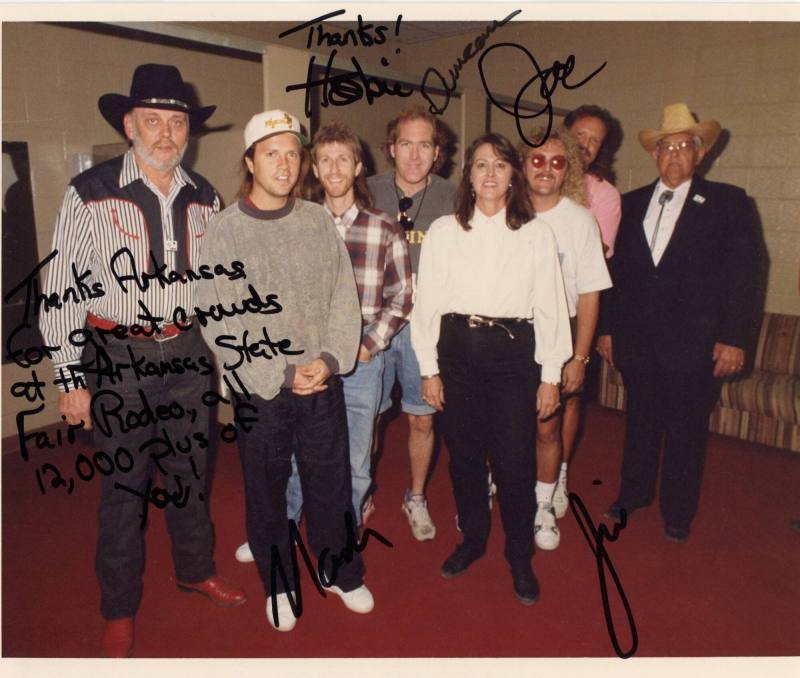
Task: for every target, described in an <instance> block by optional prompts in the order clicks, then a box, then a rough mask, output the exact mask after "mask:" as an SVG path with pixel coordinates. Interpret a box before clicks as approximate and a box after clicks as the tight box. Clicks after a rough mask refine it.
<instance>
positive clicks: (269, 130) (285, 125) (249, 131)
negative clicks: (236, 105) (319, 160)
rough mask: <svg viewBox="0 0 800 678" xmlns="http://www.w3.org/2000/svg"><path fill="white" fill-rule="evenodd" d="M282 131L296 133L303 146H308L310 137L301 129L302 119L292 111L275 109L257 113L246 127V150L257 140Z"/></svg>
mask: <svg viewBox="0 0 800 678" xmlns="http://www.w3.org/2000/svg"><path fill="white" fill-rule="evenodd" d="M281 132H291V133H292V134H296V135H297V138H298V139H300V143H301V144H302V145H303V146H308V139H306V138H305V137H304V136H303V133H302V132H301V131H300V121H299V120H298V119H297V118H295V117H294V116H293V115H292V114H291V113H287V112H286V111H281V110H277V109H276V110H274V111H264V112H263V113H257V114H256V115H254V116H253V117H252V118H250V122H248V123H247V126H246V127H245V128H244V150H245V151H246V150H247V149H248V148H250V147H251V146H252V145H253V144H254V143H256V142H257V141H261V140H262V139H266V138H267V137H271V136H273V135H275V134H280V133H281Z"/></svg>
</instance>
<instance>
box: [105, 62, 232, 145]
mask: <svg viewBox="0 0 800 678" xmlns="http://www.w3.org/2000/svg"><path fill="white" fill-rule="evenodd" d="M190 97H191V91H190V89H189V87H188V86H187V85H186V83H184V82H183V78H182V77H181V72H180V71H179V70H178V69H177V68H175V66H166V65H164V64H141V65H139V66H137V67H136V70H135V71H134V72H133V81H132V82H131V94H130V96H127V97H126V96H124V95H122V94H104V95H103V96H101V97H100V98H99V99H98V100H97V106H98V108H99V109H100V113H102V114H103V117H104V118H105V119H106V120H107V121H108V123H109V124H110V125H111V126H112V127H113V128H114V129H115V130H117V131H118V132H120V134H123V135H124V134H125V126H124V124H123V122H122V120H123V118H124V117H125V114H126V113H128V112H129V111H130V110H131V109H133V108H137V107H138V108H159V109H163V110H167V111H183V112H184V113H187V114H188V115H189V128H190V129H194V128H196V127H198V126H199V125H202V124H203V123H204V122H205V121H206V120H208V118H210V117H211V114H212V113H213V112H214V111H215V110H216V108H217V107H216V106H203V107H202V108H195V107H192V106H191V105H190V104H189V103H188V100H189V98H190Z"/></svg>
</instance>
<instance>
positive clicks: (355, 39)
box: [278, 9, 606, 146]
mask: <svg viewBox="0 0 800 678" xmlns="http://www.w3.org/2000/svg"><path fill="white" fill-rule="evenodd" d="M344 13H345V10H343V9H341V10H336V11H334V12H330V13H328V14H323V15H321V16H318V17H316V18H314V19H311V20H310V21H306V22H303V23H301V24H298V25H297V26H293V27H292V28H290V29H288V30H286V31H284V32H283V33H281V34H280V35H279V36H278V37H279V38H284V37H286V36H288V35H292V34H294V33H298V32H303V31H305V32H307V39H306V48H307V49H320V48H323V49H324V48H329V47H334V49H332V50H331V51H330V53H329V55H328V60H327V62H326V63H325V66H324V70H323V72H322V75H321V77H318V76H316V75H315V72H316V70H317V66H318V63H317V58H316V56H311V57H309V60H308V69H307V72H306V79H305V81H304V82H299V83H293V84H289V85H287V86H286V91H287V92H295V91H304V92H305V106H304V109H305V114H306V117H308V118H310V117H311V116H312V115H313V112H314V110H313V98H312V93H313V91H314V90H317V89H318V90H319V93H320V97H319V105H320V106H321V107H322V108H328V107H329V106H348V105H350V104H353V103H356V102H357V101H361V100H362V99H365V100H366V102H367V104H369V105H370V106H371V105H372V104H373V103H374V102H375V101H376V100H377V99H379V98H380V97H383V96H391V97H400V98H407V97H410V96H412V95H413V94H414V93H415V92H418V93H419V94H420V96H422V98H423V99H424V100H425V101H426V102H427V104H428V110H430V112H431V113H433V114H434V115H442V114H443V113H444V112H445V111H446V110H447V107H448V106H449V104H450V101H451V99H452V97H453V95H455V94H456V93H457V91H458V86H459V80H460V78H461V74H462V72H463V71H464V69H465V67H466V66H467V65H468V64H470V62H472V61H473V59H475V58H476V57H477V58H478V61H477V63H476V66H477V70H478V74H479V76H480V80H481V84H482V86H483V90H484V92H485V94H486V96H487V98H488V100H489V101H490V102H491V104H492V106H494V107H496V108H497V109H498V110H500V111H501V112H502V113H504V114H506V115H510V116H512V117H513V118H514V122H515V126H516V128H517V133H518V135H519V138H520V139H521V140H522V141H524V142H525V143H526V144H527V145H529V146H540V145H542V144H543V143H545V141H547V136H548V135H549V133H550V130H551V129H552V125H553V116H554V110H553V107H554V102H553V96H554V94H555V92H556V90H557V88H558V87H559V85H560V86H561V87H563V88H564V89H567V90H574V89H578V88H580V87H581V86H583V85H585V84H586V83H587V82H589V81H590V80H591V79H592V78H594V77H595V76H597V75H598V74H599V73H600V72H601V71H602V70H603V68H605V66H606V62H603V63H602V64H601V65H600V66H598V67H596V68H595V69H594V70H593V71H591V72H590V73H588V74H587V75H584V76H583V77H582V78H581V79H580V80H578V81H577V82H575V81H573V80H574V78H575V77H578V76H576V75H575V73H574V72H575V70H576V61H575V55H574V54H569V55H568V56H567V57H566V59H565V60H564V62H563V63H562V62H561V61H559V60H556V61H554V62H553V63H552V64H551V65H550V66H548V67H546V68H542V67H541V66H540V65H539V63H538V62H537V60H536V58H535V57H534V55H533V54H532V52H531V51H530V50H529V49H527V48H526V47H524V46H523V45H519V44H516V43H511V42H502V43H498V44H494V45H490V44H489V43H490V39H491V38H492V37H493V35H494V33H495V31H497V30H498V29H500V28H502V27H503V26H506V25H507V24H508V23H509V22H510V21H511V20H512V19H513V18H514V17H516V16H518V15H519V14H521V13H522V10H521V9H517V10H514V11H513V12H511V13H509V14H508V15H506V16H505V17H503V18H502V19H495V20H494V21H492V22H491V23H490V24H487V26H486V27H485V28H484V29H483V30H482V31H481V32H480V33H479V34H478V35H477V36H476V37H475V38H474V39H472V40H470V41H469V42H467V43H466V44H465V45H464V48H463V49H462V50H461V52H460V53H459V54H457V55H456V56H455V58H454V60H453V61H452V63H451V64H449V65H447V66H445V67H444V68H443V69H440V68H438V67H436V66H429V67H428V68H426V69H425V72H424V74H423V76H422V80H421V81H420V82H419V84H413V83H412V84H411V85H409V84H407V83H405V84H404V83H400V82H397V81H394V80H387V79H385V78H382V77H379V76H376V75H368V74H367V73H366V72H365V70H364V68H363V66H362V64H361V62H360V61H359V60H358V59H357V58H356V57H351V58H350V64H351V65H352V70H347V69H342V68H341V67H339V68H335V67H334V62H335V60H336V57H337V54H338V50H337V49H335V47H343V46H352V47H359V48H369V47H374V46H376V45H384V44H386V43H387V42H388V40H389V39H390V38H391V37H392V35H394V36H395V37H399V36H400V28H401V20H402V14H399V15H398V16H397V19H396V20H395V21H394V23H393V25H391V26H389V25H384V24H372V23H367V22H365V21H364V19H363V17H362V15H361V14H359V15H358V25H357V28H354V29H349V30H347V31H345V32H344V33H340V32H337V31H330V30H327V29H326V28H324V27H323V22H324V21H327V20H329V19H332V18H334V17H338V16H341V15H343V14H344ZM395 53H396V54H400V48H397V49H396V50H395ZM520 61H521V62H522V63H524V64H528V65H530V71H529V72H528V73H527V74H525V77H526V79H525V80H523V81H522V82H520V83H519V84H517V85H515V86H514V87H513V88H512V89H511V90H510V91H512V92H513V93H514V96H513V103H508V101H505V100H504V99H503V98H501V97H499V95H498V94H497V92H496V90H495V88H494V87H493V86H492V85H491V83H490V82H489V78H488V76H487V70H488V69H489V65H490V64H491V63H494V64H495V65H497V66H499V67H500V70H501V71H507V70H508V69H504V68H503V66H504V65H507V64H509V63H514V64H518V63H520ZM380 65H381V67H388V66H389V65H390V62H389V60H388V59H387V58H386V57H385V56H384V57H381V59H380ZM443 71H444V72H443ZM540 116H543V117H544V120H545V126H546V128H547V134H545V136H544V138H543V139H542V140H541V141H540V142H539V143H533V142H531V141H530V140H529V139H528V137H527V135H526V133H525V130H524V129H523V121H526V120H532V119H535V118H539V117H540Z"/></svg>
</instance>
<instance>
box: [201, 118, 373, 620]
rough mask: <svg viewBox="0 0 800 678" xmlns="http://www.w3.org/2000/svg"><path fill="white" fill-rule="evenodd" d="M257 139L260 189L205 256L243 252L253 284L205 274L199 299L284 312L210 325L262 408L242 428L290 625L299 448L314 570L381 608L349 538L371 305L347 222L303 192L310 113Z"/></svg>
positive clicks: (254, 530)
mask: <svg viewBox="0 0 800 678" xmlns="http://www.w3.org/2000/svg"><path fill="white" fill-rule="evenodd" d="M244 141H245V143H244V146H245V151H244V160H245V165H246V167H247V171H248V172H249V174H251V175H252V178H251V180H250V192H249V193H248V194H247V195H246V196H243V197H241V198H240V199H239V200H238V202H236V203H234V204H233V205H230V206H229V207H228V208H227V209H225V210H224V211H223V212H221V213H220V214H218V215H217V216H216V217H215V218H214V219H213V220H212V221H211V223H210V224H209V227H208V232H207V233H206V243H205V247H204V250H203V256H202V259H201V261H202V263H204V264H206V265H209V266H210V267H213V264H214V262H218V261H229V260H232V259H233V258H235V259H236V260H237V261H239V262H240V264H241V267H242V268H243V269H244V270H245V272H246V275H247V277H246V281H245V282H242V281H239V280H222V279H220V278H215V279H212V280H208V279H203V280H202V281H201V282H200V283H199V284H198V297H199V299H200V302H201V305H202V306H203V307H204V308H208V307H213V306H215V305H217V304H221V305H222V306H223V307H230V306H231V304H234V305H235V304H239V305H241V304H242V299H243V298H245V296H243V295H248V294H250V296H251V297H252V296H253V295H255V296H259V295H260V298H262V299H263V298H265V297H266V298H268V299H271V300H273V301H271V302H270V303H271V304H273V305H274V304H277V305H278V310H279V311H280V312H275V311H274V310H270V309H269V307H268V308H266V309H262V310H261V312H251V313H246V314H244V315H237V314H230V315H229V314H223V315H222V317H221V318H220V319H219V320H218V321H216V322H213V321H212V322H208V323H207V324H206V325H204V326H203V328H202V330H203V338H204V339H205V340H206V343H207V344H208V345H209V347H210V348H211V350H212V352H213V353H214V354H215V355H216V357H217V360H218V363H219V364H220V365H221V366H222V368H223V369H236V373H237V377H238V378H237V379H235V380H233V381H235V383H236V384H237V385H238V388H236V389H235V391H234V398H235V400H236V402H237V405H239V406H243V407H246V408H248V409H249V410H250V411H251V413H254V414H251V417H252V421H251V422H250V423H249V424H248V425H247V426H244V425H242V426H241V429H240V430H239V434H238V445H239V457H240V459H241V464H242V476H243V478H244V488H245V509H246V522H247V539H248V543H249V548H250V550H251V551H252V554H253V556H254V558H255V562H256V567H257V568H258V573H259V576H260V578H261V581H262V584H263V586H264V591H265V593H266V595H267V596H268V598H267V605H266V616H267V620H268V621H269V623H270V625H272V626H273V627H274V628H276V629H278V630H280V631H290V630H291V629H292V628H294V626H295V624H296V613H298V612H299V609H300V607H299V596H300V590H299V587H300V582H299V580H298V578H297V577H299V574H298V573H295V572H293V568H292V566H291V564H292V562H293V558H292V556H293V554H292V553H291V551H292V549H293V548H294V547H295V539H296V538H297V534H298V533H297V526H296V525H294V524H293V523H292V522H291V521H289V520H287V517H286V487H287V483H288V480H289V477H290V475H291V471H292V465H291V455H292V453H293V452H294V454H295V455H296V456H297V465H298V469H299V472H300V478H301V479H302V482H303V489H304V490H305V497H304V510H305V515H306V522H307V534H308V541H309V546H310V547H311V550H312V551H313V552H314V554H315V555H316V556H317V558H318V560H319V564H318V575H317V574H316V573H315V574H314V575H313V576H317V577H318V579H319V582H318V583H320V584H321V585H324V586H325V587H326V590H327V591H330V592H331V593H334V594H336V595H338V596H340V597H341V598H342V600H343V602H344V604H345V606H346V607H347V608H348V609H350V610H352V611H354V612H358V613H361V614H366V613H368V612H370V611H371V610H372V608H373V605H374V601H373V598H372V594H371V593H370V591H369V589H368V588H367V587H366V586H365V585H364V583H363V581H364V579H363V576H364V564H363V561H362V560H361V556H360V554H359V553H358V552H352V549H351V548H349V547H348V544H352V543H353V540H354V539H355V538H356V537H355V532H354V531H355V520H354V519H353V508H352V499H351V496H350V465H349V464H348V461H347V420H346V415H345V406H344V395H343V390H342V379H341V376H340V375H342V374H347V373H348V372H350V371H352V369H353V365H354V363H355V361H356V354H357V351H358V344H359V341H360V338H361V313H360V312H359V308H358V296H357V294H356V285H355V280H354V279H353V269H352V266H351V264H350V258H349V257H348V255H347V249H346V248H345V246H344V243H343V242H342V239H341V238H340V237H339V235H338V233H337V232H336V228H335V227H334V225H333V221H332V220H331V218H330V216H329V215H328V214H327V213H326V212H325V210H324V209H323V208H322V207H321V206H319V205H316V204H314V203H311V202H307V201H305V200H300V199H297V198H295V197H294V195H293V191H294V188H295V186H296V184H297V181H298V179H299V175H300V168H301V166H302V163H303V156H304V154H305V149H304V145H305V144H306V140H305V137H304V136H303V134H302V132H301V129H300V122H299V121H298V120H297V118H295V117H294V116H293V115H291V114H289V113H287V112H285V111H281V110H272V111H265V112H263V113H259V114H257V115H254V116H253V117H252V118H251V119H250V122H248V124H247V126H246V127H245V132H244ZM267 292H269V295H267ZM243 354H244V355H246V360H245V358H244V357H243ZM233 366H235V367H233ZM293 528H294V529H293ZM336 553H348V555H349V557H348V558H346V559H345V561H344V562H341V563H337V562H336V561H335V559H334V558H332V557H326V555H325V554H336ZM279 574H280V575H281V576H278V575H279Z"/></svg>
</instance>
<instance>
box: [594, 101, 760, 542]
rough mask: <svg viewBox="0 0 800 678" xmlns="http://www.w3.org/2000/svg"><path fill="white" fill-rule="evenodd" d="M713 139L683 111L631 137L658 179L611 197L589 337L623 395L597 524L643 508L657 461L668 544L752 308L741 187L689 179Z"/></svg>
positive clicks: (749, 232)
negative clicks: (598, 322) (611, 481)
mask: <svg viewBox="0 0 800 678" xmlns="http://www.w3.org/2000/svg"><path fill="white" fill-rule="evenodd" d="M719 133H720V125H719V123H718V122H717V121H716V120H705V121H702V122H698V121H696V120H695V118H694V116H693V115H692V113H691V112H690V110H689V107H688V106H687V105H686V104H684V103H677V104H670V105H669V106H667V107H665V108H664V112H663V115H662V118H661V126H660V127H659V128H658V129H651V130H642V131H641V132H639V143H641V145H642V146H643V147H644V149H645V151H647V152H648V153H649V154H650V155H651V156H652V158H653V160H654V161H655V164H656V168H657V169H658V174H659V178H658V179H657V180H656V181H654V182H652V183H650V184H649V185H647V186H643V187H641V188H638V189H636V190H634V191H631V192H630V193H627V194H626V195H624V196H623V198H622V221H621V222H620V227H619V234H618V235H617V241H616V245H615V254H614V258H613V259H612V261H611V273H612V278H613V281H614V287H613V288H612V289H611V290H610V293H609V296H610V301H611V303H610V305H609V308H604V310H603V319H602V327H601V329H600V331H599V334H600V335H601V336H599V337H598V351H599V352H600V353H601V355H602V356H603V357H604V358H605V359H606V360H608V361H609V362H610V363H612V364H615V365H616V366H617V367H618V368H619V370H620V371H621V372H622V378H623V380H624V382H625V392H626V397H627V407H626V414H625V421H626V425H625V445H624V455H623V461H622V480H621V483H620V489H619V495H618V497H617V500H616V501H615V502H614V503H613V504H612V505H611V507H610V508H609V509H608V511H607V512H606V516H607V517H608V518H611V519H613V520H623V521H624V520H626V519H629V518H630V517H631V514H632V513H633V512H634V511H636V510H638V509H641V508H644V507H645V506H648V505H649V504H650V503H652V502H653V500H654V499H655V495H656V479H657V477H658V474H659V458H661V463H660V467H661V483H660V489H659V503H660V509H661V517H662V518H663V520H664V535H665V536H666V538H667V539H669V540H670V541H673V542H684V541H686V539H687V538H688V537H689V531H690V526H691V523H692V520H693V518H694V516H695V513H696V512H697V507H698V502H699V497H700V486H701V481H702V477H703V458H704V454H705V440H706V434H707V432H708V415H709V413H710V411H711V408H712V407H713V404H714V400H715V399H716V395H717V386H718V383H719V382H718V379H719V378H721V377H727V376H729V375H732V374H736V373H737V372H740V371H741V369H742V367H743V366H744V361H745V351H744V349H745V346H746V345H747V343H748V339H749V336H748V335H749V332H750V330H751V328H752V317H753V309H754V306H755V300H756V294H755V292H756V284H757V268H758V261H757V258H756V256H754V255H755V253H756V252H758V236H757V230H756V220H755V215H754V213H753V209H752V205H751V203H750V201H749V199H748V197H747V195H746V194H745V192H744V191H743V190H742V189H741V188H738V187H736V186H731V185H730V184H722V183H717V182H713V181H707V180H705V179H703V178H702V177H700V176H698V174H697V168H698V166H699V165H700V163H701V161H702V160H703V158H704V156H705V155H706V153H708V151H709V149H710V148H711V147H712V146H713V145H714V143H715V142H716V140H717V138H718V136H719ZM606 311H609V313H606ZM662 448H663V452H662Z"/></svg>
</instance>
